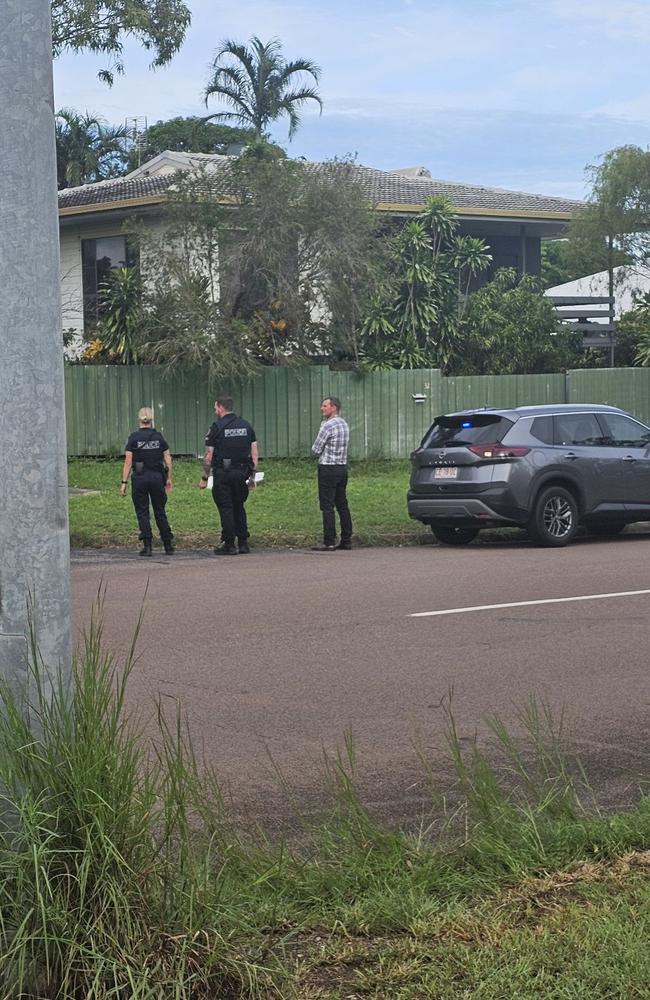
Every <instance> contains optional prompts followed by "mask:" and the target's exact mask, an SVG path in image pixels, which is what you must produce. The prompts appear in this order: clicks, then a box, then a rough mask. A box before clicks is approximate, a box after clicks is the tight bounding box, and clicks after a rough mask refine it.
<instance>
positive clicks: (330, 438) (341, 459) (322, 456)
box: [311, 417, 350, 465]
mask: <svg viewBox="0 0 650 1000" xmlns="http://www.w3.org/2000/svg"><path fill="white" fill-rule="evenodd" d="M349 440H350V428H349V427H348V425H347V424H346V422H345V420H344V419H343V417H330V418H329V420H323V423H322V424H321V426H320V430H319V432H318V434H317V435H316V440H315V441H314V443H313V445H312V446H311V450H312V451H313V453H314V455H318V464H319V465H347V464H348V441H349Z"/></svg>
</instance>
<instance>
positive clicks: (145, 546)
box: [140, 542, 151, 556]
mask: <svg viewBox="0 0 650 1000" xmlns="http://www.w3.org/2000/svg"><path fill="white" fill-rule="evenodd" d="M140 555H141V556H150V555H151V542H143V543H142V548H141V549H140Z"/></svg>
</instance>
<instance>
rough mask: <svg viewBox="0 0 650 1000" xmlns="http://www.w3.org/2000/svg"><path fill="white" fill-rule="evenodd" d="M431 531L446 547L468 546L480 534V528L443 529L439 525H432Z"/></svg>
mask: <svg viewBox="0 0 650 1000" xmlns="http://www.w3.org/2000/svg"><path fill="white" fill-rule="evenodd" d="M431 530H432V532H433V534H434V537H435V538H436V539H437V540H438V541H439V542H442V543H443V544H444V545H468V544H469V543H470V542H473V541H474V539H475V538H476V536H477V535H478V533H479V529H478V528H461V527H458V528H454V527H447V526H445V527H443V526H442V525H437V524H432V525H431Z"/></svg>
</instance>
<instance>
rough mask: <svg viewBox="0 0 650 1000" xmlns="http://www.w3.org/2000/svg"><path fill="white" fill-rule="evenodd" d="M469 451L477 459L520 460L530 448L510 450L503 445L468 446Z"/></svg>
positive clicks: (510, 448)
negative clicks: (476, 456)
mask: <svg viewBox="0 0 650 1000" xmlns="http://www.w3.org/2000/svg"><path fill="white" fill-rule="evenodd" d="M467 447H468V449H469V451H471V452H472V453H473V454H474V455H478V457H479V458H521V457H522V456H523V455H527V454H528V452H529V451H530V448H512V447H508V445H504V444H468V445H467Z"/></svg>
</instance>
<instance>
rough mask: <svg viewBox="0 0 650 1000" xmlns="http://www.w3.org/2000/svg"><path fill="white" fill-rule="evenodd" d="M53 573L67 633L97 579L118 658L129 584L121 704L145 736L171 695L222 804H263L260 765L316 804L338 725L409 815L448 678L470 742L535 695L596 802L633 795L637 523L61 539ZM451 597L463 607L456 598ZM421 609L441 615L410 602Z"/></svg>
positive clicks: (647, 614) (640, 706)
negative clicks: (555, 538) (68, 616)
mask: <svg viewBox="0 0 650 1000" xmlns="http://www.w3.org/2000/svg"><path fill="white" fill-rule="evenodd" d="M72 581H73V607H74V620H75V626H76V627H77V628H81V627H82V626H83V625H84V624H85V623H87V621H88V619H89V614H90V608H91V604H92V601H93V599H94V597H95V595H96V593H97V590H98V588H99V586H100V584H102V583H104V584H105V585H106V588H107V591H106V599H105V607H104V628H105V636H106V642H107V646H108V647H109V648H110V649H111V650H114V651H115V652H116V653H117V654H118V655H121V654H122V653H123V652H124V651H125V650H126V647H127V645H128V643H129V641H130V638H131V635H132V633H133V629H134V626H135V622H136V618H137V615H138V611H139V608H140V606H141V604H142V601H143V598H144V593H145V588H147V586H148V591H147V596H146V602H145V618H144V625H143V628H142V632H141V636H140V642H139V651H140V656H139V659H138V663H137V665H136V668H135V671H134V674H133V676H132V680H131V683H130V688H129V707H130V708H131V709H132V710H134V711H137V712H138V714H139V715H140V716H141V717H142V718H143V719H144V720H145V722H146V724H147V725H149V726H150V728H151V731H152V732H153V731H154V727H153V722H152V721H151V720H153V718H154V716H155V711H154V706H155V703H156V699H157V698H158V697H159V696H160V697H161V698H162V701H163V704H164V705H167V706H169V707H174V706H175V705H176V703H177V702H178V703H180V704H181V705H182V707H183V709H184V711H186V712H187V716H188V719H189V724H190V729H191V732H192V734H193V738H194V740H195V742H196V744H197V746H198V748H199V750H202V751H203V752H205V755H206V757H207V758H208V759H209V760H210V762H211V763H212V764H213V765H215V766H216V768H217V770H218V771H219V773H220V774H221V775H222V777H223V779H224V781H226V782H227V783H228V784H229V787H230V789H231V791H232V795H233V798H234V801H235V804H236V808H237V811H238V812H240V814H241V815H250V816H265V815H266V816H267V817H269V816H275V817H276V818H277V816H278V815H280V814H281V813H282V810H283V808H284V807H285V805H286V802H285V800H284V798H283V795H282V794H280V792H279V785H278V780H277V777H276V776H275V774H274V770H275V769H276V768H277V769H279V770H280V771H281V772H282V773H283V774H284V776H285V778H286V779H287V781H288V783H289V784H290V785H291V787H292V788H293V789H295V790H296V794H297V796H298V798H299V800H300V801H301V803H303V804H304V805H305V807H306V808H310V807H311V806H312V805H314V804H315V803H317V802H318V801H319V800H320V797H321V794H322V789H323V775H322V755H323V751H326V752H328V753H334V752H336V749H337V748H339V749H340V748H342V747H343V745H344V740H345V733H346V731H349V732H351V733H352V734H353V738H354V746H355V752H356V756H357V761H356V767H357V773H358V779H359V783H360V786H361V789H362V792H363V795H364V798H365V801H367V802H368V803H369V804H370V805H371V807H372V808H374V809H375V810H377V811H378V812H379V813H380V814H382V815H384V816H386V817H389V818H391V819H392V820H397V821H399V820H402V819H406V820H409V821H410V820H412V819H413V818H414V817H415V816H416V815H417V814H418V812H419V811H420V810H421V809H422V808H423V807H424V806H425V805H426V803H427V801H428V798H427V794H428V793H427V781H426V780H425V779H426V769H425V768H424V767H423V765H422V763H421V761H420V760H419V757H418V751H420V752H423V753H424V754H425V755H426V756H427V757H428V758H429V759H430V760H431V761H432V766H433V773H434V774H435V775H436V776H439V777H440V780H441V781H442V783H443V785H444V784H445V782H448V781H449V768H448V765H447V764H446V758H445V757H444V755H441V754H440V752H439V751H440V748H441V747H442V746H443V744H444V729H445V711H444V707H445V706H446V705H448V703H449V695H450V691H452V689H453V695H452V698H451V701H452V706H453V713H454V717H455V719H456V723H457V726H458V731H459V734H460V736H461V739H462V740H463V741H464V742H465V743H470V742H471V741H472V740H473V739H474V737H475V734H478V736H479V739H481V740H483V738H484V735H485V733H486V728H485V726H484V724H483V722H482V719H483V718H484V717H485V716H486V714H489V713H493V712H496V713H498V714H499V715H500V716H501V717H502V718H504V719H505V720H506V721H507V722H509V724H511V725H512V726H513V728H514V730H515V731H518V730H519V727H518V723H517V710H518V706H521V705H522V704H523V703H524V702H525V700H526V699H527V698H528V696H529V695H530V694H531V693H535V694H536V695H537V696H539V697H542V698H545V699H548V701H549V703H550V704H552V705H553V706H554V709H555V711H556V712H559V711H560V710H561V709H563V708H564V709H566V710H567V711H568V713H569V716H570V717H571V719H572V720H573V722H572V730H573V732H574V734H575V739H576V743H577V747H578V749H579V751H580V753H581V755H582V757H583V759H584V760H585V763H586V765H587V768H588V770H589V772H590V774H591V777H592V782H593V784H594V787H595V788H596V790H597V791H598V793H599V795H600V796H601V798H602V799H603V800H604V801H605V803H606V804H608V805H612V804H616V803H622V802H627V801H632V800H633V799H634V798H635V797H636V796H637V794H638V787H639V779H640V777H642V776H644V775H648V776H650V725H649V723H650V708H649V702H650V671H649V661H650V656H649V654H648V645H649V639H650V624H649V621H650V535H644V534H636V535H629V536H626V535H623V536H621V537H619V538H616V539H611V540H606V541H603V540H598V539H593V540H592V539H582V540H579V541H578V542H577V543H575V544H574V545H572V546H570V547H569V548H566V549H562V550H558V551H553V550H548V549H538V548H534V547H533V546H532V545H530V544H529V543H528V542H527V541H524V540H522V541H518V540H515V541H495V542H493V543H483V544H475V545H472V546H469V547H467V548H459V549H453V548H445V547H437V546H429V545H427V546H417V547H407V548H392V549H391V548H387V549H360V550H354V551H352V552H336V553H334V554H318V553H312V552H308V551H260V552H253V553H252V554H251V555H250V556H237V557H236V558H235V557H230V558H217V557H215V556H213V555H212V554H211V553H207V552H202V553H186V554H183V553H179V554H177V555H176V556H174V557H173V558H166V557H164V556H162V555H161V556H159V557H156V558H154V559H152V560H144V559H140V558H138V557H137V555H135V554H130V553H129V554H126V555H125V554H116V553H104V554H101V553H88V552H78V553H73V572H72ZM630 591H648V592H646V593H636V594H630V593H629V592H630ZM603 594H608V595H614V594H617V595H621V594H623V595H624V596H609V597H601V598H596V597H595V596H594V595H603ZM583 597H587V599H586V600H582V599H581V600H571V601H566V600H564V601H560V600H559V599H565V598H583ZM527 601H528V602H530V601H545V602H552V603H541V604H523V603H522V602H527ZM556 602H557V603H556ZM495 604H512V606H510V607H500V608H498V607H497V608H494V607H491V606H492V605H495ZM468 607H470V608H478V610H471V611H460V612H458V610H457V609H464V608H468ZM432 611H435V612H440V611H445V612H450V611H451V612H454V613H446V614H436V615H433V616H428V617H412V615H413V614H416V613H421V612H432ZM283 803H284V805H283Z"/></svg>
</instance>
